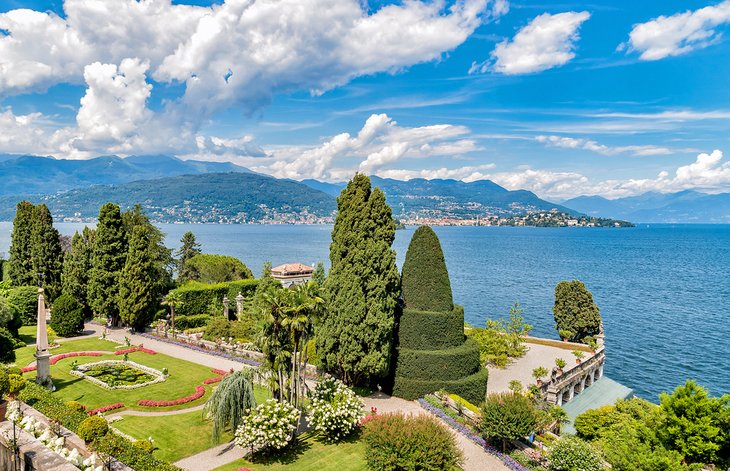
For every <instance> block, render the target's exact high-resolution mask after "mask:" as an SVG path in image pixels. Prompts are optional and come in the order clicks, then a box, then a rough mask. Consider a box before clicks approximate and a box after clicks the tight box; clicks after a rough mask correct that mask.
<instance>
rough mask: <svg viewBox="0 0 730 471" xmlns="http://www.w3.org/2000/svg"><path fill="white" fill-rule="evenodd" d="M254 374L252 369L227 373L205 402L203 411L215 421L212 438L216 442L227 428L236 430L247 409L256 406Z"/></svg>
mask: <svg viewBox="0 0 730 471" xmlns="http://www.w3.org/2000/svg"><path fill="white" fill-rule="evenodd" d="M253 376H254V370H251V369H244V370H241V371H234V372H233V373H231V374H229V375H226V376H225V377H224V378H223V380H222V381H221V382H220V384H219V385H218V387H217V388H215V390H214V391H213V394H212V395H211V396H210V399H208V402H206V403H205V407H204V409H203V411H204V414H205V415H206V416H207V417H208V418H210V419H211V421H212V422H213V431H212V434H211V438H212V440H213V442H214V443H215V442H217V441H218V439H219V438H220V436H221V432H223V431H224V430H226V429H227V428H230V430H231V431H232V432H235V431H236V429H237V428H238V426H239V425H240V424H241V422H242V419H243V417H244V416H245V415H246V413H247V411H248V410H249V409H253V408H254V407H256V398H255V397H254V393H253V382H254V377H253Z"/></svg>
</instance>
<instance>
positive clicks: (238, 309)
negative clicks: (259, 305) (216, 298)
mask: <svg viewBox="0 0 730 471" xmlns="http://www.w3.org/2000/svg"><path fill="white" fill-rule="evenodd" d="M236 317H238V319H239V320H241V318H242V317H243V295H242V294H241V292H240V291H239V292H238V296H236Z"/></svg>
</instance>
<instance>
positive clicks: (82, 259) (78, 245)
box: [61, 227, 94, 318]
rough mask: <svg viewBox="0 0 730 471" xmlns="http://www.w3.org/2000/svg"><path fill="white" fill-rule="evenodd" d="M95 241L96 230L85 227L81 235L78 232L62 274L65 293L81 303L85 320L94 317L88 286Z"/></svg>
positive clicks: (64, 262) (65, 260)
mask: <svg viewBox="0 0 730 471" xmlns="http://www.w3.org/2000/svg"><path fill="white" fill-rule="evenodd" d="M93 239H94V230H93V229H89V228H88V227H84V230H83V231H82V232H81V233H80V234H79V233H78V232H76V233H75V234H74V236H73V238H72V239H71V251H70V252H68V253H67V254H66V257H65V258H64V260H63V272H62V273H61V283H62V286H63V293H64V294H68V295H70V296H72V297H73V298H74V299H76V300H77V301H78V302H79V303H81V306H82V309H83V313H84V317H85V318H90V317H91V315H92V312H91V305H90V303H89V297H88V289H87V285H88V283H89V272H90V271H91V258H92V253H93V244H94V240H93Z"/></svg>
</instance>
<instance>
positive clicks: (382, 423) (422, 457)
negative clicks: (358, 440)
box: [363, 413, 462, 470]
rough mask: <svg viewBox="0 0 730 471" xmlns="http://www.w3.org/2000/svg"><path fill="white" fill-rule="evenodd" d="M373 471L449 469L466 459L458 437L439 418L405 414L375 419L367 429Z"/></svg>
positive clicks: (366, 438) (364, 437)
mask: <svg viewBox="0 0 730 471" xmlns="http://www.w3.org/2000/svg"><path fill="white" fill-rule="evenodd" d="M363 440H364V441H365V443H366V445H367V451H366V454H365V458H366V460H367V463H368V466H369V468H370V469H373V470H400V469H409V470H427V469H432V470H442V469H444V470H446V469H453V468H455V467H456V466H458V465H459V463H460V462H461V460H462V455H461V452H460V451H459V448H458V447H457V445H456V440H455V439H454V436H453V435H452V434H451V433H450V432H449V431H448V430H446V429H445V428H444V427H443V426H442V425H441V424H440V423H439V422H438V421H437V419H435V418H433V417H430V416H426V415H418V416H406V415H404V414H402V413H395V414H383V415H375V416H372V419H370V420H369V421H368V422H367V423H366V424H365V425H364V427H363Z"/></svg>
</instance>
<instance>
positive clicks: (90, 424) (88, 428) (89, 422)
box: [76, 415, 109, 443]
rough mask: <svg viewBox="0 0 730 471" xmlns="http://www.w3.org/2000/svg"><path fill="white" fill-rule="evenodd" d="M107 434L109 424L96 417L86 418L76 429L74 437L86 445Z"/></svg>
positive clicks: (103, 419)
mask: <svg viewBox="0 0 730 471" xmlns="http://www.w3.org/2000/svg"><path fill="white" fill-rule="evenodd" d="M107 432H109V424H108V423H107V421H106V419H105V418H103V417H99V416H98V415H92V416H91V417H87V418H86V419H84V421H83V422H81V423H80V424H79V427H78V428H77V429H76V435H78V436H79V437H80V438H81V439H82V440H83V441H85V442H87V443H88V442H91V441H94V440H96V439H97V438H101V437H103V436H104V435H106V434H107Z"/></svg>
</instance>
